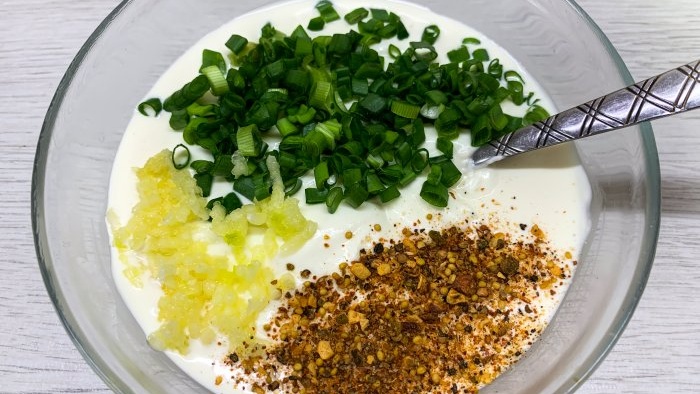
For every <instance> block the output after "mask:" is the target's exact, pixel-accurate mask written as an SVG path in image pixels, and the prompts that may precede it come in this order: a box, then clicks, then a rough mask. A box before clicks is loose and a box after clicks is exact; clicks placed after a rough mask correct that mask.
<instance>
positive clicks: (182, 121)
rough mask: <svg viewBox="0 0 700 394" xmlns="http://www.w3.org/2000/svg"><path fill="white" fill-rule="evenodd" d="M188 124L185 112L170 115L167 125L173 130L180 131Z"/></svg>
mask: <svg viewBox="0 0 700 394" xmlns="http://www.w3.org/2000/svg"><path fill="white" fill-rule="evenodd" d="M189 122H190V115H189V114H188V113H187V110H179V111H173V113H171V114H170V120H169V123H170V127H171V128H172V129H173V130H182V129H184V128H185V127H187V124H188V123H189Z"/></svg>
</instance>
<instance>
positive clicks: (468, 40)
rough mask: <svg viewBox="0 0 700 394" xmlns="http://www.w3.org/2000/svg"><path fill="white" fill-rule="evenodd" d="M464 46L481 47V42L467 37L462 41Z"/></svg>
mask: <svg viewBox="0 0 700 394" xmlns="http://www.w3.org/2000/svg"><path fill="white" fill-rule="evenodd" d="M462 44H463V45H480V44H481V41H480V40H479V39H478V38H474V37H467V38H465V39H463V40H462Z"/></svg>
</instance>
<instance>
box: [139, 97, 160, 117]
mask: <svg viewBox="0 0 700 394" xmlns="http://www.w3.org/2000/svg"><path fill="white" fill-rule="evenodd" d="M162 110H163V104H162V103H161V102H160V99H159V98H155V97H154V98H150V99H148V100H146V101H144V102H142V103H141V104H139V106H138V111H139V112H140V113H141V115H143V116H151V115H153V116H158V115H159V114H160V111H162ZM149 111H153V113H152V114H151V113H150V112H149Z"/></svg>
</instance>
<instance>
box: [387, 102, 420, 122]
mask: <svg viewBox="0 0 700 394" xmlns="http://www.w3.org/2000/svg"><path fill="white" fill-rule="evenodd" d="M391 112H393V113H394V114H396V115H398V116H400V117H402V118H408V119H415V118H417V117H418V114H419V113H420V107H419V106H417V105H413V104H409V103H406V102H403V101H392V103H391Z"/></svg>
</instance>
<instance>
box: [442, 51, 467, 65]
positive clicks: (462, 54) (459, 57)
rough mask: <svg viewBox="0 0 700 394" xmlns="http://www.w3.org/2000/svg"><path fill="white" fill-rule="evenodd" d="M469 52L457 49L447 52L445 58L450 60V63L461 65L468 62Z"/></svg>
mask: <svg viewBox="0 0 700 394" xmlns="http://www.w3.org/2000/svg"><path fill="white" fill-rule="evenodd" d="M469 57H470V55H469V50H468V49H467V47H459V48H457V49H454V50H451V51H449V52H447V58H448V59H450V62H452V63H461V62H464V61H467V60H469Z"/></svg>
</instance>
